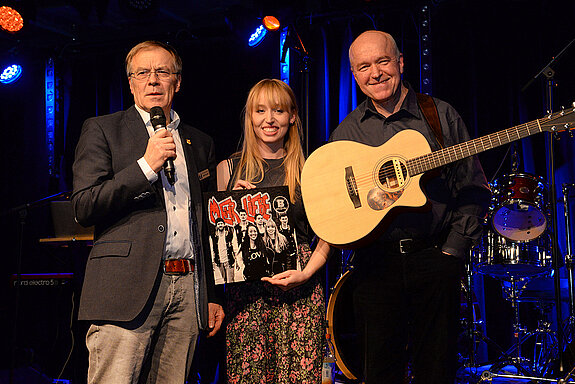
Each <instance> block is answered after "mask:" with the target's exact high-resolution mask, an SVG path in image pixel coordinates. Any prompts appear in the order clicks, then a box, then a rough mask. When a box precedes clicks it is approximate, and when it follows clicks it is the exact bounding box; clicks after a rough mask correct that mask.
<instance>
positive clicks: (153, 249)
mask: <svg viewBox="0 0 575 384" xmlns="http://www.w3.org/2000/svg"><path fill="white" fill-rule="evenodd" d="M178 130H179V133H180V137H181V140H182V146H183V147H184V156H185V159H186V164H187V168H188V179H189V184H190V193H191V201H192V204H191V205H192V207H191V212H190V213H191V217H192V226H193V227H195V229H196V231H194V232H195V233H196V234H198V238H196V239H194V240H195V241H193V243H194V244H195V247H196V251H197V255H201V256H199V257H197V259H196V270H195V271H194V274H195V277H196V279H195V280H196V297H197V299H196V307H197V312H198V319H199V323H200V328H201V329H206V328H207V320H208V312H207V311H208V309H207V307H208V305H207V303H208V301H214V299H215V298H214V282H213V274H212V270H211V262H210V258H209V254H207V253H206V252H204V249H203V245H202V243H203V240H205V239H206V238H207V235H206V233H205V225H203V208H202V207H203V197H202V192H203V191H208V190H215V189H216V185H215V167H216V159H215V151H214V142H213V140H212V139H211V138H210V137H209V136H208V135H206V134H204V133H202V132H201V131H199V130H197V129H195V128H193V127H191V126H189V125H186V124H183V123H180V124H179V126H178ZM148 138H149V136H148V132H147V130H146V127H145V124H144V122H143V121H142V118H141V117H140V115H139V113H138V111H137V110H136V108H135V107H134V106H132V107H130V108H129V109H127V110H126V111H121V112H116V113H113V114H110V115H105V116H99V117H94V118H90V119H88V120H86V122H85V123H84V125H83V127H82V133H81V135H80V139H79V141H78V145H77V147H76V157H75V161H74V165H73V173H74V189H73V193H72V197H71V200H72V204H73V206H74V210H75V215H76V219H77V220H78V222H79V223H80V224H82V225H84V226H90V225H94V226H95V231H94V246H93V248H92V250H91V252H90V255H89V257H88V261H87V265H86V274H85V278H84V284H83V287H82V294H81V299H80V308H79V314H78V318H79V319H80V320H92V321H130V320H133V319H134V318H136V316H138V314H140V312H141V311H142V309H143V308H144V305H145V304H146V302H147V300H148V298H150V296H151V295H153V294H155V292H154V286H155V282H156V279H157V278H158V276H159V274H160V273H161V269H160V266H161V260H162V253H163V249H164V241H165V231H166V227H167V216H166V207H165V201H164V194H163V190H162V185H161V179H158V181H156V182H155V183H153V184H150V183H149V182H148V180H147V179H146V177H145V175H144V174H143V172H142V171H141V169H140V167H139V165H138V164H137V160H138V159H139V158H141V157H142V156H143V154H144V152H145V151H146V146H147V143H148ZM206 251H208V250H206Z"/></svg>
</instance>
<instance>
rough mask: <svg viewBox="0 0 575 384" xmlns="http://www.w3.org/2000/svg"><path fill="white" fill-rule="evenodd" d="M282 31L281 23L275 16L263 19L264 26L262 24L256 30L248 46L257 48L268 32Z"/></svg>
mask: <svg viewBox="0 0 575 384" xmlns="http://www.w3.org/2000/svg"><path fill="white" fill-rule="evenodd" d="M279 29H280V22H279V20H278V19H277V17H275V16H265V17H264V18H263V19H262V24H260V25H259V26H258V27H257V28H256V30H255V31H254V32H253V33H252V34H251V35H250V38H249V40H248V45H249V46H250V47H257V46H258V45H259V44H260V43H261V42H262V41H264V38H265V37H266V34H267V32H268V31H270V32H275V31H277V30H279Z"/></svg>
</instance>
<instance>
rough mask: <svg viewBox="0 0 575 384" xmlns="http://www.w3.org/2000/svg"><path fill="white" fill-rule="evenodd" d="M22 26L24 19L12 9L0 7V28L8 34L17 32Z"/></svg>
mask: <svg viewBox="0 0 575 384" xmlns="http://www.w3.org/2000/svg"><path fill="white" fill-rule="evenodd" d="M23 26H24V19H23V18H22V16H21V15H20V13H18V11H16V10H15V9H14V8H10V7H6V6H2V7H0V28H2V29H3V30H5V31H8V32H12V33H15V32H18V31H19V30H21V29H22V27H23Z"/></svg>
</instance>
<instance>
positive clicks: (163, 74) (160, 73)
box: [129, 69, 180, 80]
mask: <svg viewBox="0 0 575 384" xmlns="http://www.w3.org/2000/svg"><path fill="white" fill-rule="evenodd" d="M152 73H155V74H156V76H157V77H158V79H160V80H167V79H169V78H170V76H171V75H179V74H180V72H169V71H166V70H165V69H156V70H155V71H150V70H149V69H142V70H140V71H137V72H132V73H130V74H129V76H131V77H133V78H134V79H136V80H148V79H149V78H150V76H151V75H152Z"/></svg>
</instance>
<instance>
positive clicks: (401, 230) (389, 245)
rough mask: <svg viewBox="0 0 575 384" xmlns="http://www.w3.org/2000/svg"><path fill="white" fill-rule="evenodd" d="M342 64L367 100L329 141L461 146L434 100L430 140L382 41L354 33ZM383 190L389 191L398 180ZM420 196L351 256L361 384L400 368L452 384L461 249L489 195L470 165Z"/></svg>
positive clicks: (430, 183)
mask: <svg viewBox="0 0 575 384" xmlns="http://www.w3.org/2000/svg"><path fill="white" fill-rule="evenodd" d="M349 59H350V64H351V70H352V72H353V75H354V77H355V80H356V82H357V84H358V85H359V87H360V89H361V90H362V92H363V93H364V94H365V95H366V96H367V97H368V98H367V100H365V101H364V102H363V103H361V104H360V105H359V106H358V107H357V108H356V109H355V110H354V111H352V112H351V113H350V114H349V115H348V116H347V117H346V118H345V119H344V120H343V122H342V123H341V124H340V125H339V126H338V127H337V129H336V130H335V131H334V132H333V134H332V136H331V138H330V141H338V140H351V141H354V142H358V143H361V144H366V145H370V146H374V147H375V146H381V145H383V144H384V143H386V142H387V141H388V140H389V139H390V138H392V137H393V136H394V135H396V134H397V133H399V132H401V131H403V130H406V129H410V130H416V131H418V132H420V133H421V134H423V136H424V137H425V138H426V139H427V142H428V143H429V146H430V147H431V148H432V149H433V150H437V149H439V148H441V145H442V142H444V143H445V145H446V146H449V145H454V144H457V143H460V142H463V141H467V140H469V134H468V132H467V128H466V127H465V124H464V122H463V120H462V119H461V117H460V116H459V114H458V113H457V112H456V111H455V109H454V108H453V107H451V106H450V105H449V104H447V103H445V102H443V101H441V100H438V99H435V98H434V99H433V102H434V104H435V107H436V109H437V114H438V116H439V121H440V125H441V132H440V134H441V136H439V132H438V134H434V131H433V129H432V127H431V126H430V124H429V123H427V122H426V118H425V117H424V115H423V113H422V110H421V107H420V106H419V105H418V99H417V95H416V93H415V92H414V90H413V89H412V88H411V86H410V85H409V84H407V83H405V82H403V81H402V79H401V75H402V73H403V55H402V54H401V53H400V52H399V50H398V48H397V45H396V43H395V41H394V39H393V37H392V36H391V35H389V34H387V33H384V32H380V31H367V32H364V33H363V34H361V35H360V36H359V37H358V38H357V39H356V40H355V41H354V42H353V43H352V45H351V47H350V49H349ZM412 145H416V143H411V142H410V141H405V142H403V143H401V142H398V143H397V145H396V146H395V147H391V148H389V149H391V150H394V151H395V152H402V151H404V150H406V149H408V148H409V147H410V146H412ZM400 173H401V172H400ZM355 176H356V178H357V182H358V183H359V182H360V180H359V176H358V175H355ZM386 180H387V181H386ZM385 182H388V183H389V186H390V187H393V186H394V185H396V184H397V183H403V182H407V181H405V180H400V179H394V181H389V179H388V178H386V179H385V180H382V183H385ZM417 187H419V186H417ZM422 189H423V191H424V193H425V195H426V196H427V201H428V203H427V204H426V206H424V207H423V208H419V209H417V210H415V209H411V210H406V211H394V213H395V215H394V216H391V215H388V217H387V218H386V219H387V221H386V223H385V224H386V227H385V231H384V232H383V233H381V232H378V233H377V236H373V235H374V233H375V232H374V233H371V234H370V235H371V237H372V239H373V241H372V242H371V243H370V244H369V245H367V246H362V247H360V248H358V249H357V251H356V257H355V263H356V266H355V288H354V311H355V318H356V325H357V328H358V332H359V333H360V337H359V338H360V343H361V344H362V348H363V351H364V356H365V365H364V367H365V368H364V370H365V372H364V379H365V381H366V382H367V383H386V384H392V383H402V382H403V380H404V377H405V367H406V365H407V362H408V360H411V373H412V375H413V381H412V382H413V383H426V384H432V383H445V384H447V383H450V384H452V383H453V382H454V379H455V373H456V369H457V365H456V364H457V351H456V347H457V346H456V343H457V335H458V333H459V325H458V322H459V306H460V276H461V275H460V274H461V271H462V266H463V261H464V258H465V257H466V256H467V254H468V251H469V248H470V247H471V246H472V244H473V243H474V242H476V241H477V240H478V239H479V237H480V236H481V231H482V226H481V222H482V219H483V218H484V216H485V214H486V211H487V208H488V206H489V200H490V192H489V187H488V184H487V181H486V179H485V175H484V174H483V170H482V168H481V165H480V164H479V161H478V159H477V158H476V157H468V158H466V159H463V160H460V161H458V162H455V163H452V164H451V165H449V166H446V167H443V168H442V169H440V170H439V172H437V174H434V175H432V176H431V178H430V179H429V180H427V182H426V183H424V184H422ZM405 193H407V192H405ZM383 198H384V199H385V196H384V197H383ZM366 203H367V204H368V205H370V206H372V208H373V209H377V207H378V204H379V203H378V201H377V197H376V196H374V197H373V201H369V200H368V201H367V202H364V203H363V204H364V205H365V204H366ZM415 205H417V204H415Z"/></svg>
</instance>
